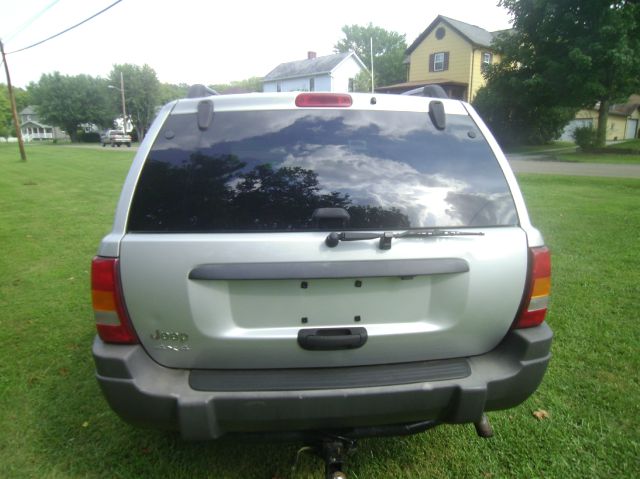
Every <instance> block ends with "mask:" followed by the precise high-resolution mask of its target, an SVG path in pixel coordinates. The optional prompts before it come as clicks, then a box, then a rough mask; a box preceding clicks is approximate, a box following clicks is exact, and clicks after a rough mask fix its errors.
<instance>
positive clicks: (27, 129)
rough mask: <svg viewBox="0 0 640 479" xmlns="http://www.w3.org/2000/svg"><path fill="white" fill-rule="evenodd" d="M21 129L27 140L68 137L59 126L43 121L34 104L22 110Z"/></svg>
mask: <svg viewBox="0 0 640 479" xmlns="http://www.w3.org/2000/svg"><path fill="white" fill-rule="evenodd" d="M20 131H21V132H22V137H23V138H24V140H25V141H33V140H36V141H37V140H55V139H63V138H67V134H66V133H65V132H64V131H62V130H61V129H60V128H58V127H57V126H51V125H45V124H44V123H41V122H40V118H39V117H38V113H37V112H36V110H35V108H34V107H33V106H28V107H26V108H24V109H23V110H22V111H21V112H20Z"/></svg>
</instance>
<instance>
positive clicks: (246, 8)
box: [0, 0, 510, 87]
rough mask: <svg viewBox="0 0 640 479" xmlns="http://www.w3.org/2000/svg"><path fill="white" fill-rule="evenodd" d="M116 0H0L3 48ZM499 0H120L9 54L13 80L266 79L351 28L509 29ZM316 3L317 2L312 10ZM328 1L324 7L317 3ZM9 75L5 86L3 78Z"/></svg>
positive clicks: (323, 51) (321, 51)
mask: <svg viewBox="0 0 640 479" xmlns="http://www.w3.org/2000/svg"><path fill="white" fill-rule="evenodd" d="M114 1H115V0H0V38H2V40H3V42H4V43H5V51H7V52H11V51H13V50H17V49H20V48H22V47H25V46H28V45H31V44H32V43H35V42H37V41H40V40H42V39H44V38H46V37H48V36H50V35H53V34H55V33H58V32H59V31H62V30H64V29H65V28H68V27H70V26H72V25H74V24H76V23H78V22H80V21H82V20H84V19H85V18H87V17H89V16H91V15H93V14H94V13H96V12H98V11H100V10H102V9H103V8H105V7H107V6H108V5H110V4H111V3H113V2H114ZM497 2H498V0H421V1H414V0H408V1H401V2H390V1H388V0H386V1H378V0H369V1H360V0H352V1H348V0H340V1H337V0H324V2H322V1H317V2H304V1H301V0H298V1H291V0H278V1H275V2H273V1H272V2H269V1H247V0H245V1H234V0H226V1H224V2H216V1H212V0H209V1H207V0H174V1H170V0H123V1H122V2H121V3H119V4H117V5H116V6H114V7H113V8H112V9H110V10H108V11H107V12H105V13H103V14H102V15H100V16H98V17H96V18H95V19H93V20H91V21H90V22H88V23H85V24H84V25H82V26H80V27H78V28H76V29H75V30H72V31H70V32H68V33H65V34H64V35H62V36H60V37H58V38H55V39H53V40H51V41H49V42H47V43H44V44H43V45H40V46H37V47H35V48H32V49H30V50H27V51H24V52H20V53H15V54H12V55H9V56H8V57H7V60H8V64H9V67H10V70H11V77H12V80H13V83H14V84H15V85H16V86H22V87H24V86H26V85H27V84H28V83H29V82H31V81H37V80H38V79H39V78H40V75H41V74H42V73H51V72H53V71H56V70H58V71H60V72H61V73H63V74H68V75H76V74H80V73H86V74H89V75H92V76H102V77H105V76H107V75H108V73H109V71H110V70H111V67H112V65H113V64H114V63H134V64H139V65H142V64H144V63H147V64H149V65H150V66H151V67H152V68H153V69H155V71H156V72H157V74H158V78H159V79H160V81H162V82H169V83H189V84H191V83H204V84H214V83H226V82H229V81H231V80H242V79H245V78H249V77H252V76H264V75H266V74H267V73H268V72H269V71H270V70H272V69H273V68H274V67H275V66H276V65H278V64H279V63H282V62H286V61H292V60H299V59H304V58H306V55H307V51H309V50H311V51H315V52H317V53H318V56H321V55H328V54H330V53H333V48H332V47H333V45H334V44H335V43H336V42H337V41H338V40H339V39H340V38H342V32H341V30H340V29H341V27H342V26H343V25H345V24H348V25H351V24H359V25H366V24H368V23H369V22H372V23H373V24H374V25H376V26H380V27H382V28H385V29H387V30H393V31H397V32H399V33H404V34H405V35H406V39H407V44H411V42H413V40H414V39H415V38H416V37H417V36H418V35H419V34H420V33H421V32H422V31H423V30H424V29H425V28H426V27H427V26H428V25H429V23H431V22H432V21H433V19H434V18H435V17H436V16H437V15H438V14H442V15H446V16H449V17H452V18H455V19H457V20H461V21H464V22H467V23H471V24H474V25H478V26H480V27H483V28H486V29H487V30H490V31H493V30H500V29H504V28H508V27H509V22H510V18H509V16H508V14H507V12H506V11H505V10H504V9H503V8H500V7H498V6H497ZM312 5H318V7H314V6H312ZM320 5H322V7H320ZM5 81H6V80H5V78H4V71H2V74H0V82H3V83H4V82H5Z"/></svg>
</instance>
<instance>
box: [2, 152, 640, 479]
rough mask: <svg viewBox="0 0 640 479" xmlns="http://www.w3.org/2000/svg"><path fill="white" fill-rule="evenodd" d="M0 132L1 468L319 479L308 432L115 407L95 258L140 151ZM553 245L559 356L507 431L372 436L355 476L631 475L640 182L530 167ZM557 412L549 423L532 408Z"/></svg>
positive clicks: (637, 444)
mask: <svg viewBox="0 0 640 479" xmlns="http://www.w3.org/2000/svg"><path fill="white" fill-rule="evenodd" d="M27 153H28V154H29V161H28V162H27V163H21V162H19V161H18V154H17V148H16V147H15V145H0V171H1V172H2V173H1V174H0V225H1V226H0V247H1V248H2V253H1V255H0V328H1V330H2V333H1V334H0V411H1V413H0V431H2V432H1V433H0V477H2V478H5V477H6V478H35V477H37V478H87V477H88V478H158V477H162V478H165V479H166V478H191V477H193V478H263V479H270V478H279V479H285V478H317V477H322V464H321V462H320V460H318V459H316V458H314V457H312V456H308V455H304V456H302V457H301V460H300V463H299V467H298V469H297V472H296V474H295V475H291V472H290V467H291V464H292V461H293V458H294V455H295V452H296V450H297V449H298V448H299V447H300V445H297V444H273V443H269V444H262V443H258V444H246V443H239V442H236V441H234V440H230V439H225V440H221V441H218V442H208V443H185V442H183V441H181V440H180V439H179V438H178V437H176V436H175V435H172V434H167V433H163V432H158V431H147V430H139V429H136V428H134V427H132V426H129V425H127V424H125V423H123V422H122V421H120V419H118V418H117V417H116V416H115V415H114V414H113V413H112V412H111V410H110V409H109V407H108V406H107V404H106V402H105V401H104V399H103V398H102V396H101V394H100V391H99V389H98V386H97V383H96V381H95V379H94V376H93V374H94V371H93V362H92V359H91V354H90V348H91V342H92V339H93V336H94V326H93V318H92V312H91V306H90V300H89V296H90V292H89V266H90V261H91V257H92V256H93V255H94V254H95V251H96V248H97V245H98V242H99V240H100V238H101V237H102V236H103V235H104V234H105V233H106V232H107V231H108V230H109V228H110V225H111V221H112V218H113V211H114V208H115V204H116V201H117V196H118V193H119V190H120V187H121V185H122V182H123V180H124V177H125V175H126V172H127V169H128V167H129V165H130V163H131V160H132V158H133V152H132V151H131V150H126V149H125V150H122V149H116V150H113V149H82V148H74V147H69V146H62V145H57V146H56V145H51V146H31V145H29V146H28V150H27ZM519 180H520V182H521V185H522V188H523V191H524V194H525V196H526V198H527V201H528V206H529V208H530V214H531V216H532V219H533V222H534V224H536V225H537V226H538V227H540V228H541V229H542V231H543V232H544V234H545V236H546V239H547V242H548V244H549V245H550V246H551V248H552V251H553V271H554V273H553V297H552V305H551V309H550V314H549V317H548V319H549V323H550V324H551V327H552V328H553V329H554V331H555V334H556V337H555V341H554V345H553V354H554V356H553V359H552V363H551V365H550V369H549V371H548V373H547V375H546V377H545V380H544V382H543V384H542V385H541V387H540V389H539V390H538V392H537V393H536V394H535V395H534V396H533V397H532V398H530V399H529V400H528V401H526V402H525V403H524V404H523V405H521V406H519V407H517V408H515V409H511V410H508V411H504V412H494V413H490V415H489V417H490V419H491V421H492V424H493V426H494V428H495V431H496V435H495V437H494V438H492V439H489V440H483V439H480V438H478V437H476V436H475V433H474V430H473V426H470V425H465V426H442V427H439V428H436V429H434V430H432V431H430V432H427V433H424V434H420V435H417V436H413V437H406V438H387V439H368V440H363V441H361V442H360V444H359V450H358V452H357V454H356V455H355V456H354V457H353V458H352V460H351V461H350V463H349V466H348V472H349V477H350V478H356V479H357V478H361V479H362V478H390V477H394V478H405V477H406V478H434V477H435V478H445V477H452V478H466V477H469V478H476V477H478V478H502V477H519V478H531V477H548V478H584V477H603V478H604V477H607V478H608V477H616V478H618V477H629V478H632V477H637V476H638V472H639V471H640V419H639V418H640V373H639V371H640V354H639V345H640V321H639V319H638V316H639V315H638V309H639V306H640V242H639V239H638V238H639V237H640V181H638V180H627V179H602V178H586V177H585V178H582V177H556V176H548V175H526V176H525V175H523V176H521V177H519ZM539 409H544V410H545V411H548V413H549V418H547V419H544V420H538V419H536V418H535V417H534V416H533V414H532V413H533V411H536V410H539Z"/></svg>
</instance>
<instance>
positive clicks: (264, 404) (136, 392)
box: [93, 323, 553, 439]
mask: <svg viewBox="0 0 640 479" xmlns="http://www.w3.org/2000/svg"><path fill="white" fill-rule="evenodd" d="M552 336H553V334H552V332H551V329H550V328H549V327H548V326H547V324H546V323H543V324H542V325H541V326H538V327H536V328H530V329H523V330H515V331H512V332H510V333H509V334H508V335H507V336H506V337H505V339H504V340H503V341H502V343H500V345H499V346H498V347H496V348H495V349H494V350H493V351H491V352H489V353H486V354H483V355H481V356H475V357H470V358H466V361H467V362H468V365H469V371H470V373H469V374H468V375H467V376H466V377H463V378H458V379H439V380H436V381H426V382H412V383H410V384H393V385H383V386H375V387H366V386H365V387H363V386H359V387H352V388H334V389H311V388H307V389H304V390H277V391H267V390H262V391H250V390H248V391H225V392H219V391H203V390H195V389H193V388H192V387H191V385H190V371H188V370H181V369H169V368H166V367H163V366H160V365H159V364H157V363H156V362H154V361H153V360H152V359H151V358H150V357H149V356H148V355H147V354H146V352H145V351H144V349H143V348H142V347H141V346H140V345H133V346H122V345H111V344H105V343H103V342H102V341H101V340H100V339H99V338H97V337H96V339H95V341H94V343H93V356H94V359H95V363H96V369H97V373H96V376H97V379H98V382H99V384H100V387H101V388H102V391H103V393H104V395H105V397H106V398H107V401H108V402H109V404H110V405H111V407H112V408H113V410H114V411H115V412H116V413H118V414H119V415H120V416H121V417H122V418H123V419H124V420H125V421H127V422H130V423H133V424H138V425H144V426H150V427H155V428H164V429H170V430H177V431H180V433H181V434H182V436H183V437H185V438H187V439H213V438H217V437H220V436H222V435H224V434H226V433H248V432H277V431H281V432H289V431H305V430H316V429H323V430H327V429H349V428H358V427H367V426H377V425H391V424H402V423H411V422H417V421H425V420H437V421H441V422H448V423H465V422H475V421H478V420H479V419H480V417H481V416H482V413H483V412H484V411H492V410H497V409H505V408H509V407H512V406H515V405H517V404H519V403H521V402H522V401H524V400H525V399H526V398H527V397H529V396H530V395H531V394H532V393H533V392H534V391H535V390H536V388H537V387H538V385H539V384H540V382H541V381H542V377H543V375H544V373H545V370H546V368H547V364H548V362H549V359H550V357H551V354H550V349H551V339H552ZM452 361H458V362H459V361H460V359H457V360H452ZM445 362H446V361H445ZM440 363H443V362H440ZM383 367H384V366H381V368H383ZM374 368H375V367H374ZM382 371H384V369H381V372H382ZM253 374H254V375H255V374H256V372H255V371H254V372H253Z"/></svg>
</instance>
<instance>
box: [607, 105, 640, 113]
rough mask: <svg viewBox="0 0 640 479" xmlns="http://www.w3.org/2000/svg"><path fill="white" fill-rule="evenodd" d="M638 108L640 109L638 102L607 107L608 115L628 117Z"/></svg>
mask: <svg viewBox="0 0 640 479" xmlns="http://www.w3.org/2000/svg"><path fill="white" fill-rule="evenodd" d="M638 108H640V102H637V103H620V104H617V105H611V106H610V107H609V113H617V114H619V115H624V116H630V115H631V114H632V113H633V112H634V111H636V110H637V109H638Z"/></svg>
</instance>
